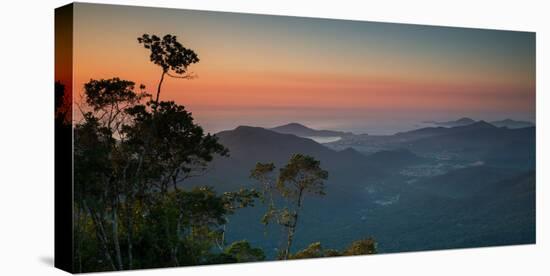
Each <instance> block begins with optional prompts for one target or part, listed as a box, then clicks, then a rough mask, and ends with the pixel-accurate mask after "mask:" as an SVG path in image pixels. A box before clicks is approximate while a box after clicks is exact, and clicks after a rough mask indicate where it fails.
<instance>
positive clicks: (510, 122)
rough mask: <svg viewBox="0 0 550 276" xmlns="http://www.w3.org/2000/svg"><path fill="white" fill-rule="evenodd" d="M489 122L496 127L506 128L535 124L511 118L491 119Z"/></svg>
mask: <svg viewBox="0 0 550 276" xmlns="http://www.w3.org/2000/svg"><path fill="white" fill-rule="evenodd" d="M491 124H493V125H495V126H497V127H507V128H524V127H532V126H534V125H535V124H533V123H532V122H528V121H516V120H512V119H504V120H500V121H492V122H491Z"/></svg>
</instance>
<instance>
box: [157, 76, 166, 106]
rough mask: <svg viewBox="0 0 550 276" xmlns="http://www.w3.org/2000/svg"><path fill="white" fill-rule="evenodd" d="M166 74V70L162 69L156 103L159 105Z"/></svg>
mask: <svg viewBox="0 0 550 276" xmlns="http://www.w3.org/2000/svg"><path fill="white" fill-rule="evenodd" d="M165 74H166V71H164V70H162V75H161V76H160V81H159V84H158V86H157V98H156V99H155V103H156V104H157V105H158V103H159V98H160V88H161V87H162V82H163V81H164V75H165Z"/></svg>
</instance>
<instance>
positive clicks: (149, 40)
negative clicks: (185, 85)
mask: <svg viewBox="0 0 550 276" xmlns="http://www.w3.org/2000/svg"><path fill="white" fill-rule="evenodd" d="M137 40H138V42H139V43H140V44H143V47H144V48H145V49H148V50H149V51H150V55H149V59H150V60H151V62H153V63H154V64H156V65H158V66H160V67H161V69H162V73H161V76H160V80H159V83H158V86H157V96H156V98H155V103H157V104H158V103H159V98H160V90H161V87H162V83H163V81H164V77H165V76H169V77H172V78H181V79H192V78H194V75H193V74H191V73H189V72H188V68H187V67H189V65H191V64H193V63H197V62H199V57H198V56H197V54H196V53H195V52H194V51H193V50H191V49H188V48H186V47H184V46H183V45H182V44H181V43H180V42H178V41H177V39H176V36H175V35H170V34H167V35H165V36H163V37H162V38H160V37H159V36H157V35H149V34H143V35H142V36H141V37H138V39H137Z"/></svg>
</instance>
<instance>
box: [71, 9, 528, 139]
mask: <svg viewBox="0 0 550 276" xmlns="http://www.w3.org/2000/svg"><path fill="white" fill-rule="evenodd" d="M75 5H77V6H79V8H78V9H76V10H75V22H74V26H75V30H74V35H75V37H74V87H75V88H76V90H75V95H79V94H81V93H82V87H83V84H84V83H85V82H87V81H89V80H90V79H101V78H112V77H115V76H116V77H120V78H122V79H128V80H132V81H135V82H136V84H141V83H142V84H145V85H146V87H147V89H148V91H149V92H151V91H155V89H156V85H157V83H158V78H159V77H160V71H159V68H158V66H156V65H154V64H152V63H150V62H149V59H148V57H147V55H146V51H145V50H144V49H143V47H141V46H140V45H139V44H138V43H137V40H136V38H137V37H138V36H141V35H142V34H143V33H151V34H157V35H161V36H162V35H164V34H174V35H176V36H177V37H178V40H179V41H181V42H182V43H183V44H184V46H185V47H188V48H191V49H193V50H194V51H195V52H196V53H197V54H198V56H199V58H200V62H199V63H197V64H194V65H192V66H190V71H191V72H194V73H195V74H196V75H197V76H198V78H196V79H193V80H181V79H172V78H167V79H166V80H165V82H164V84H163V93H162V95H161V100H172V101H175V102H176V103H178V104H182V105H185V106H186V108H187V110H189V111H191V112H193V116H194V117H195V119H196V121H197V122H198V123H199V124H201V125H202V126H203V127H204V128H205V129H206V130H207V131H209V132H212V133H215V132H218V131H221V130H226V129H232V128H234V127H236V126H238V125H252V126H263V127H272V126H276V125H281V124H285V123H289V122H300V123H303V124H306V125H308V126H310V127H313V128H324V129H335V130H344V131H352V132H356V133H362V132H365V133H369V134H392V133H395V132H398V131H406V130H410V129H414V128H416V127H417V126H419V125H421V123H422V122H423V121H426V120H453V119H458V118H460V117H465V116H467V117H473V118H476V119H477V118H478V119H483V120H500V119H505V118H512V119H516V120H529V121H534V120H535V34H534V33H529V32H516V31H496V30H482V29H467V28H450V27H437V26H421V25H407V24H391V23H376V22H360V21H344V20H330V19H318V18H299V17H286V16H267V15H254V14H238V13H219V12H207V11H192V10H172V9H162V8H143V7H128V6H110V5H95V4H83V3H77V4H75ZM75 99H76V101H77V100H78V98H75Z"/></svg>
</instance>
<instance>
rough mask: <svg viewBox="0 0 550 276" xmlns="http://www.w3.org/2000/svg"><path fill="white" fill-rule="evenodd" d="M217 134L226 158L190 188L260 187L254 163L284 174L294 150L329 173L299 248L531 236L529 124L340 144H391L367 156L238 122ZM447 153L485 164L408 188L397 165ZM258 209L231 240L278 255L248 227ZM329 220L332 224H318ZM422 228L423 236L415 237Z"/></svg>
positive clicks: (477, 242) (407, 247)
mask: <svg viewBox="0 0 550 276" xmlns="http://www.w3.org/2000/svg"><path fill="white" fill-rule="evenodd" d="M300 134H302V135H303V134H304V133H303V132H302V133H300ZM308 134H311V133H308ZM216 135H217V137H218V138H219V142H220V143H221V144H223V145H224V146H226V147H227V148H228V149H229V154H230V157H228V158H215V160H214V161H213V162H212V166H211V168H209V171H208V173H206V174H205V175H204V176H201V177H197V178H194V179H190V182H188V184H191V185H193V184H196V185H198V184H202V185H204V184H207V185H211V186H214V187H215V188H216V190H218V191H222V192H223V191H230V190H234V189H236V188H240V187H256V186H255V185H256V184H255V183H254V181H252V180H251V179H250V178H249V174H250V170H251V169H252V168H253V167H254V166H255V164H256V163H257V162H274V163H275V165H276V166H277V167H279V168H280V166H281V165H282V164H285V163H286V161H288V159H289V158H290V156H291V155H292V154H295V153H302V154H307V155H311V156H313V157H315V158H316V159H318V160H320V161H321V167H322V168H323V169H326V170H327V171H328V172H329V179H328V181H327V183H326V192H327V195H326V196H325V197H324V198H322V199H319V198H315V197H310V198H307V199H306V200H307V201H308V207H307V208H305V209H304V214H305V215H304V218H305V219H304V221H303V222H302V223H303V224H302V225H303V228H302V230H301V231H300V232H299V233H297V236H298V237H299V238H298V239H297V240H299V242H298V244H297V246H298V247H304V246H307V244H309V243H310V242H314V241H316V240H320V239H322V240H323V241H324V243H325V244H326V245H327V246H328V247H334V248H339V247H341V246H342V245H343V244H346V243H348V242H350V241H352V240H354V239H357V235H359V233H362V234H365V233H368V234H369V235H373V236H375V237H376V238H377V241H378V242H379V243H380V245H381V246H380V250H381V252H400V251H412V250H425V249H444V248H456V247H468V246H483V245H502V244H513V243H527V242H532V241H533V240H534V227H533V225H534V223H533V221H534V206H532V205H533V204H532V203H533V202H534V172H533V173H531V175H528V174H524V173H523V172H524V171H526V170H533V169H534V141H535V128H534V127H529V128H521V129H508V128H499V127H496V126H494V125H492V124H489V123H487V122H484V121H479V122H475V123H473V124H469V125H464V126H458V127H451V128H448V127H431V128H423V129H418V130H413V131H409V132H403V133H399V134H396V135H388V136H359V135H354V136H351V137H349V138H344V139H343V141H347V142H349V143H350V145H355V144H354V143H372V141H373V139H379V140H378V141H376V143H378V142H379V141H382V142H383V143H386V144H389V145H390V147H389V149H385V150H378V151H377V152H374V153H372V154H368V155H367V154H363V153H361V152H359V151H358V150H356V149H353V148H345V147H343V148H342V150H335V149H332V148H331V147H329V146H327V145H326V144H319V143H317V142H315V141H313V140H311V139H308V138H303V137H299V136H297V135H296V134H284V133H279V132H276V131H274V130H269V129H264V128H260V127H249V126H240V127H237V128H235V129H233V130H227V131H222V132H220V133H217V134H216ZM382 142H380V143H382ZM446 150H451V151H454V152H456V153H457V154H458V158H459V159H460V160H464V159H465V160H472V161H473V160H476V161H477V160H481V161H482V162H480V164H484V165H481V166H472V167H467V168H463V169H452V170H450V171H448V172H446V173H444V174H442V175H436V176H432V177H424V178H419V179H417V181H416V182H412V183H411V184H405V183H406V181H408V180H410V178H411V177H410V176H406V175H401V174H400V171H401V170H402V169H403V168H407V167H409V166H415V165H419V164H424V165H425V164H426V163H428V165H429V164H430V162H432V163H431V164H433V165H437V163H438V162H439V161H434V160H435V159H433V158H431V157H427V156H430V154H434V153H436V154H438V153H440V152H442V151H446ZM419 154H420V155H419ZM470 162H471V161H470ZM511 203H513V204H511ZM264 207H265V206H261V205H259V206H258V207H255V208H250V209H247V210H244V211H243V212H241V213H239V214H237V215H235V216H234V217H232V219H231V222H230V225H229V227H228V229H231V230H230V231H229V232H228V233H227V237H228V239H230V240H239V239H242V238H244V237H247V239H249V240H250V241H251V242H252V243H256V244H262V246H264V247H265V248H271V249H273V250H275V248H277V247H278V246H279V245H278V244H276V243H273V242H272V241H273V240H277V239H267V238H266V237H265V235H264V234H263V233H265V229H264V228H263V226H262V225H261V224H260V223H258V224H256V225H252V226H250V223H246V222H249V221H251V220H253V221H259V220H260V219H261V217H262V215H263V213H264V211H265V208H264ZM365 212H366V213H365ZM363 218H364V219H363ZM327 220H330V221H331V228H326V227H324V226H325V225H326V221H327ZM506 225H510V227H512V228H510V227H508V226H506ZM419 232H421V233H423V234H422V235H420V236H419V235H418V234H417V233H419ZM269 235H276V232H273V231H270V232H269ZM274 252H275V251H274Z"/></svg>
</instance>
